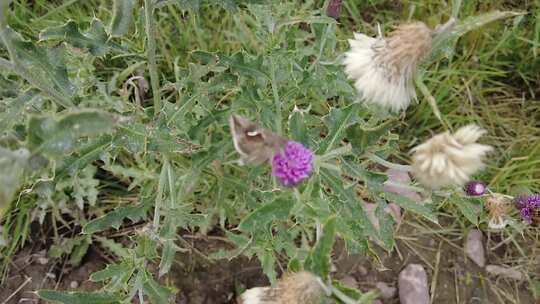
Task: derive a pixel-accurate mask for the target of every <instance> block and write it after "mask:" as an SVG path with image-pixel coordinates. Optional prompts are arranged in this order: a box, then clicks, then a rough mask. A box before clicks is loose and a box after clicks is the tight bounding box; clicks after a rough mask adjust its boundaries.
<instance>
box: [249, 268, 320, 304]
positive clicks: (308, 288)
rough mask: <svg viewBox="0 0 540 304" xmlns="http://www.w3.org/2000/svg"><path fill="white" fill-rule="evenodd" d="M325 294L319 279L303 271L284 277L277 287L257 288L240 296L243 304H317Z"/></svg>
mask: <svg viewBox="0 0 540 304" xmlns="http://www.w3.org/2000/svg"><path fill="white" fill-rule="evenodd" d="M322 293H323V288H322V286H321V284H320V283H319V281H318V278H317V277H316V276H315V275H313V274H312V273H309V272H306V271H301V272H298V273H291V274H286V275H284V276H283V277H282V278H281V279H280V280H279V282H278V284H277V285H276V286H275V287H255V288H251V289H248V290H246V292H244V293H243V294H242V295H241V296H240V303H241V304H317V303H319V300H320V298H321V295H322Z"/></svg>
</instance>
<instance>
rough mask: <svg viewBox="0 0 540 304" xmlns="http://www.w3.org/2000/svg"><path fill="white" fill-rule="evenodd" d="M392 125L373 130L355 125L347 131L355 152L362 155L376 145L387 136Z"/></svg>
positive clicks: (386, 124)
mask: <svg viewBox="0 0 540 304" xmlns="http://www.w3.org/2000/svg"><path fill="white" fill-rule="evenodd" d="M392 126H393V125H392V124H388V123H385V124H382V125H379V126H377V127H375V128H373V129H369V130H367V129H365V128H363V127H362V126H360V125H359V124H355V125H353V126H351V127H349V128H348V129H347V139H349V141H350V142H351V144H352V146H353V149H354V152H355V153H358V154H362V153H364V152H365V151H366V149H367V148H369V147H371V146H373V145H375V144H376V143H377V142H378V141H379V139H380V138H381V137H383V135H385V134H387V133H388V131H389V130H390V129H391V127H392Z"/></svg>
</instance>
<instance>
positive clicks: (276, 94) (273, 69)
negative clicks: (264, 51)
mask: <svg viewBox="0 0 540 304" xmlns="http://www.w3.org/2000/svg"><path fill="white" fill-rule="evenodd" d="M270 67H271V70H270V82H271V85H272V95H274V106H275V111H276V116H275V117H276V133H277V134H280V135H281V134H282V130H281V123H282V121H281V120H282V119H283V118H282V115H281V111H282V108H281V100H280V99H279V92H278V87H277V82H276V67H275V65H274V58H271V61H270Z"/></svg>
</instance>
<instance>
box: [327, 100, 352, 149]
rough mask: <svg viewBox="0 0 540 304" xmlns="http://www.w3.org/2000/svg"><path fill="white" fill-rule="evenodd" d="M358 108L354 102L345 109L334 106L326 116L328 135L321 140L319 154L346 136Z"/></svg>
mask: <svg viewBox="0 0 540 304" xmlns="http://www.w3.org/2000/svg"><path fill="white" fill-rule="evenodd" d="M357 110H358V105H357V104H352V105H350V106H348V107H346V108H344V109H338V108H332V109H331V110H330V113H328V116H327V117H326V118H325V124H326V126H327V128H328V135H326V138H325V139H324V140H323V141H322V142H321V144H320V146H319V149H318V150H317V151H318V152H319V153H318V154H324V153H326V152H328V151H329V150H331V149H332V148H333V147H334V145H336V144H338V143H339V142H340V141H341V139H342V138H343V137H344V136H345V131H346V130H347V128H348V127H349V126H350V125H351V124H352V123H353V122H354V121H353V118H354V116H355V114H356V111H357Z"/></svg>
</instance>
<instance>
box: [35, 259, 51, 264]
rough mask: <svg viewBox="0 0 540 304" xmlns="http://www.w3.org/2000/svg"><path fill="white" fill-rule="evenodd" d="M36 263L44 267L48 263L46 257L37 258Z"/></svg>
mask: <svg viewBox="0 0 540 304" xmlns="http://www.w3.org/2000/svg"><path fill="white" fill-rule="evenodd" d="M37 262H38V263H39V264H41V265H46V264H47V263H49V259H47V258H46V257H39V258H37Z"/></svg>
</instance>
